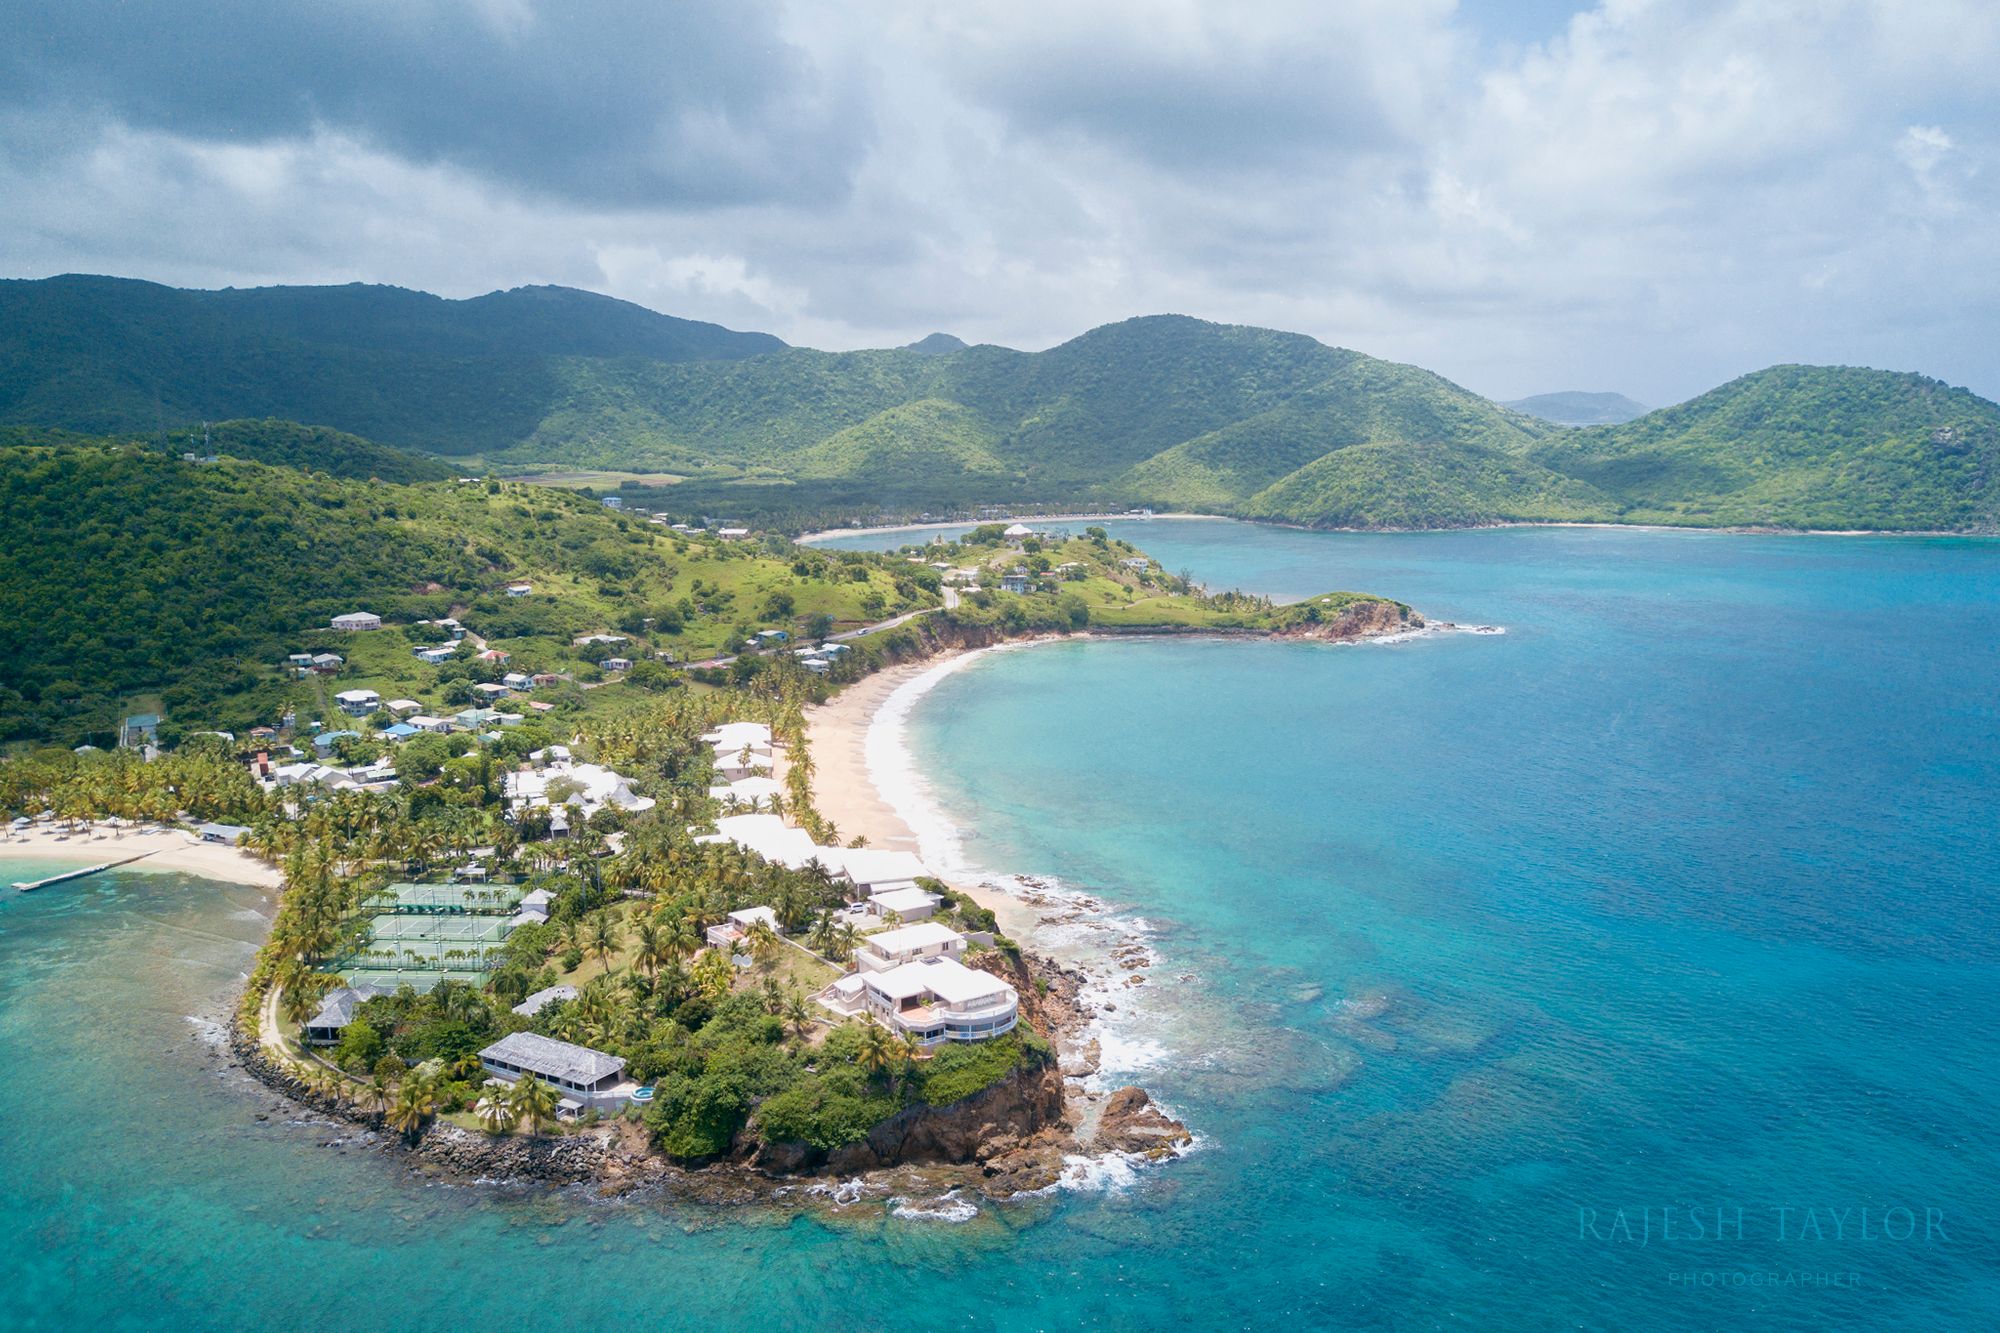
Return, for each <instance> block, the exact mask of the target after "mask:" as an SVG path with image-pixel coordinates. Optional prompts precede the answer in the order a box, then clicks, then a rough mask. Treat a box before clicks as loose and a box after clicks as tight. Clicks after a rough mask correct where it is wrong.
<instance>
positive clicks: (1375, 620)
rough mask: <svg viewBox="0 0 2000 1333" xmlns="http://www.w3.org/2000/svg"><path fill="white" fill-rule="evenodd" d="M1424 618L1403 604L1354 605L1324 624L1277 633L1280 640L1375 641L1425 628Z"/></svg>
mask: <svg viewBox="0 0 2000 1333" xmlns="http://www.w3.org/2000/svg"><path fill="white" fill-rule="evenodd" d="M1424 625H1425V622H1424V618H1423V616H1422V615H1421V614H1419V613H1418V612H1416V611H1413V610H1411V609H1410V608H1409V607H1407V606H1405V605H1403V604H1402V603H1401V602H1389V601H1374V600H1370V601H1359V602H1350V603H1348V604H1347V605H1346V606H1344V607H1342V608H1341V609H1340V611H1339V612H1338V613H1337V614H1334V615H1331V616H1328V617H1326V618H1324V619H1321V620H1314V621H1300V622H1298V623H1295V624H1291V625H1287V626H1285V627H1284V628H1283V629H1278V630H1273V631H1272V634H1273V635H1274V636H1275V637H1277V638H1280V639H1327V640H1346V639H1372V638H1376V637H1378V636H1380V635H1384V634H1402V633H1406V632H1408V631H1410V630H1418V629H1422V628H1424Z"/></svg>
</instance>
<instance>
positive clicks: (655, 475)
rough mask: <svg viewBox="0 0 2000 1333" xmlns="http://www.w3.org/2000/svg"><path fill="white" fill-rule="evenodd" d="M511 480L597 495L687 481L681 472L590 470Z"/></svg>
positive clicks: (527, 475)
mask: <svg viewBox="0 0 2000 1333" xmlns="http://www.w3.org/2000/svg"><path fill="white" fill-rule="evenodd" d="M512 480H514V481H519V482H524V483H526V484H527V485H530V486H554V487H556V488H557V489H559V490H569V491H577V490H583V489H585V488H589V489H591V490H597V491H615V490H617V489H618V488H619V487H620V486H623V485H626V484H627V483H630V484H631V485H634V486H678V485H679V484H680V483H681V482H684V481H686V480H687V474H685V473H681V472H612V471H600V470H594V469H589V468H574V469H572V468H559V469H554V470H551V471H548V472H523V473H518V474H516V475H515V476H513V477H512Z"/></svg>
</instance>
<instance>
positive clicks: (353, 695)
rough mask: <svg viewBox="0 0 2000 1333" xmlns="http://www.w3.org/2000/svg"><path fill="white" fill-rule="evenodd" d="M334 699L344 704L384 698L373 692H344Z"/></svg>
mask: <svg viewBox="0 0 2000 1333" xmlns="http://www.w3.org/2000/svg"><path fill="white" fill-rule="evenodd" d="M333 697H334V698H336V699H339V700H341V701H342V702H343V703H361V702H362V701H364V700H367V699H379V698H381V697H382V696H381V695H379V694H377V693H375V691H373V690H342V691H341V692H340V693H339V694H336V695H334V696H333Z"/></svg>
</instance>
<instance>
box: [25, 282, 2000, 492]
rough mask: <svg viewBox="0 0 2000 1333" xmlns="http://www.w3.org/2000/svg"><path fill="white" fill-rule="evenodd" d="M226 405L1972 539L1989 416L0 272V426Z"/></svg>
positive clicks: (1832, 371) (588, 310) (131, 426)
mask: <svg viewBox="0 0 2000 1333" xmlns="http://www.w3.org/2000/svg"><path fill="white" fill-rule="evenodd" d="M1615 397H1616V396H1615V395H1611V396H1606V395H1578V394H1558V395H1544V396H1543V397H1541V398H1538V399H1534V400H1525V401H1526V403H1527V404H1529V405H1532V406H1534V407H1536V409H1537V410H1540V411H1543V412H1547V413H1550V414H1553V415H1557V416H1564V415H1567V417H1568V418H1569V419H1589V418H1590V417H1592V416H1596V417H1599V418H1602V417H1606V416H1611V417H1616V416H1619V415H1622V414H1623V413H1625V412H1626V411H1628V410H1631V409H1632V408H1635V407H1636V404H1630V403H1629V401H1627V400H1620V401H1619V402H1607V401H1605V400H1606V399H1607V398H1615ZM241 417H257V418H264V417H278V418H283V419H288V420H294V421H302V422H309V423H316V424H317V425H318V426H323V427H327V428H331V429H332V430H335V431H340V432H346V433H348V434H349V435H350V436H352V435H358V436H361V437H365V439H367V440H372V441H378V442H380V443H382V444H385V445H388V446H391V447H394V448H400V449H406V450H411V449H414V450H421V451H426V452H430V453H436V454H445V455H451V456H456V457H459V458H461V459H463V460H465V461H462V462H460V463H459V464H458V470H472V469H476V468H479V467H494V468H498V469H500V470H503V471H520V472H536V471H543V470H546V469H549V468H567V469H576V468H582V469H600V470H606V471H623V472H628V473H647V474H656V475H660V474H666V475H671V476H673V477H679V478H683V479H684V480H682V481H680V482H679V483H677V484H675V485H673V486H671V487H670V488H667V489H666V490H664V491H662V492H661V493H659V494H658V495H656V496H655V497H654V502H655V503H658V504H662V505H665V506H667V507H670V508H673V509H675V510H676V511H678V512H683V513H690V514H709V515H714V516H717V517H724V518H737V519H742V518H752V519H756V520H758V521H760V522H762V523H765V524H788V525H797V526H804V525H807V524H811V523H814V522H816V521H820V520H824V519H828V518H836V517H849V516H857V515H858V516H875V515H882V514H908V513H916V512H921V511H923V510H926V509H934V510H951V509H961V510H962V509H970V508H972V507H975V506H977V505H982V504H1012V505H1033V504H1048V505H1060V506H1095V505H1118V506H1124V505H1132V504H1146V505H1152V506H1156V507H1176V508H1182V509H1205V510H1213V511H1217V512H1222V513H1230V514H1240V515H1244V516H1249V517H1258V518H1269V519H1278V520H1283V521H1288V522H1297V523H1306V524H1315V525H1322V526H1396V527H1437V526H1455V525H1464V524H1477V523H1493V522H1509V521H1554V520H1594V521H1606V522H1657V523H1682V524H1741V525H1771V526H1782V527H1861V528H1928V529H1972V530H1985V529H1990V528H1992V527H1993V526H1994V524H1995V518H1996V499H1995V493H1994V490H1993V483H1992V480H1991V478H1992V472H1993V468H1992V463H1993V461H1994V460H1993V453H1994V445H1993V440H1994V431H1995V424H1996V421H2000V408H1996V407H1995V406H1994V405H1993V404H1991V403H1988V402H1986V401H1985V400H1983V399H1980V398H1977V397H1975V396H1974V395H1972V394H1969V393H1966V392H1964V391H1962V390H1954V389H1950V388H1948V387H1946V386H1944V385H1941V384H1938V383H1937V382H1935V381H1932V380H1928V379H1925V378H1923V377H1922V376H1917V375H1901V374H1891V373H1889V372H1883V371H1872V370H1860V369H1851V368H1841V367H1777V368H1774V369H1772V370H1769V371H1764V372H1760V373H1759V374H1756V375H1751V376H1746V377H1745V378H1744V379H1742V380H1738V381H1736V382H1734V383H1732V384H1730V385H1726V386H1724V387H1723V388H1721V389H1718V390H1716V391H1714V392H1713V393H1710V394H1706V395H1703V396H1702V397H1700V398H1697V399H1694V400H1693V401H1691V402H1688V403H1684V404H1682V405H1680V406H1679V407H1675V408H1670V409H1667V410H1665V411H1661V412H1654V413H1651V414H1649V415H1646V416H1643V417H1640V418H1638V419H1637V420H1634V421H1630V422H1626V423H1623V424H1617V425H1610V426H1601V427H1590V428H1584V429H1574V428H1566V427H1562V426H1558V425H1554V424H1551V423H1550V422H1549V421H1546V420H1542V419H1540V418H1538V417H1536V416H1532V415H1529V414H1528V413H1526V412H1520V411H1515V410H1513V409H1511V408H1508V407H1505V406H1502V405H1500V404H1496V403H1493V402H1490V401H1488V400H1487V399H1485V398H1482V397H1480V396H1479V395H1477V394H1474V393H1471V392H1468V391H1467V390H1465V389H1463V388H1461V387H1459V386H1458V385H1455V384H1453V383H1451V382H1450V381H1448V380H1445V379H1443V378H1441V377H1439V376H1437V375H1434V374H1431V373H1430V372H1428V371H1425V370H1422V369H1419V368H1417V367H1414V366H1404V365H1396V364H1393V363H1390V362H1386V361H1381V360H1377V359H1375V358H1373V357H1368V356H1364V355H1362V354H1361V353H1359V352H1354V351H1349V350H1346V349H1342V348H1336V347H1329V346H1326V345H1324V344H1322V343H1319V342H1317V341H1315V340H1313V339H1311V338H1308V337H1304V336H1302V335H1299V334H1290V333H1281V332H1276V331H1273V330H1269V329H1257V328H1246V327H1239V326H1229V325H1219V324H1210V323H1205V322H1203V321H1200V320H1195V319H1189V318H1185V317H1182V316H1168V315H1162V316H1148V317H1144V318H1139V319H1131V320H1126V321H1123V322H1122V323H1117V324H1111V325H1107V326H1105V327H1103V328H1099V329H1093V330H1091V331H1090V332H1088V333H1085V334H1083V335H1082V336H1080V337H1078V338H1074V339H1072V340H1070V341H1069V342H1066V343H1063V344H1061V345H1060V346H1057V347H1053V348H1050V349H1049V350H1047V351H1044V352H1033V353H1030V352H1017V351H1012V350H1009V349H1007V348H1002V347H992V346H979V347H966V346H963V345H961V344H959V343H958V342H957V340H955V339H949V338H929V339H925V340H924V341H923V342H922V343H920V344H917V345H913V346H911V347H905V348H900V349H891V350H876V351H857V352H839V353H828V352H816V351H809V350H806V349H801V348H788V347H785V346H784V345H783V344H782V343H780V342H778V341H777V340H776V339H773V338H768V337H765V336H763V335H755V334H737V333H731V332H729V331H728V330H723V329H718V328H715V327H714V326H712V325H698V324H692V323H689V322H687V321H681V320H672V319H668V318H666V317H664V316H658V315H654V314H652V313H651V312H648V311H644V310H641V309H639V308H638V307H636V306H630V305H627V304H625V303H622V302H617V301H611V300H609V299H607V298H604V297H598V296H592V295H590V294H588V293H583V292H573V291H566V290H563V289H556V288H535V289H525V290H521V291H514V292H502V293H495V294H493V295H491V296H487V297H481V298H479V299H478V300H475V301H459V302H447V301H440V300H438V299H437V298H435V297H428V296H424V295H422V294H420V293H414V292H405V291H400V290H397V289H392V288H373V287H341V288H274V289H266V290H261V291H250V292H177V291H174V290H172V289H169V288H164V287H157V286H154V285H152V284H147V283H132V282H123V281H118V280H113V279H95V278H63V279H52V280H49V281H47V282H40V283H34V282H16V283H0V423H5V422H18V423H32V424H36V425H41V426H53V427H62V428H67V429H73V430H95V431H99V432H112V433H115V432H122V433H131V434H140V435H149V436H150V435H153V434H156V433H157V432H158V431H159V429H160V423H162V422H163V421H164V422H165V423H166V426H167V428H169V430H170V431H172V432H176V433H177V438H178V437H179V436H182V435H184V434H185V432H186V431H187V430H188V429H189V428H191V427H192V426H194V425H195V424H198V422H199V421H200V420H201V419H210V420H214V419H220V418H241ZM335 443H336V442H335V441H333V439H332V437H329V443H328V445H327V446H326V447H327V448H328V450H329V452H340V451H344V452H345V453H346V454H347V455H349V456H350V457H353V456H355V455H356V454H357V447H356V446H355V445H354V444H353V443H351V442H347V441H337V443H338V445H339V449H338V450H336V449H335V448H334V444H335ZM313 447H317V446H311V445H307V446H305V447H304V448H303V449H302V450H300V451H292V452H290V453H287V454H286V455H285V456H284V457H282V458H278V459H276V460H275V461H285V462H296V461H298V459H297V453H298V452H307V453H309V452H311V450H312V448H313ZM348 473H349V474H350V475H359V473H358V472H354V471H353V470H352V468H349V469H348Z"/></svg>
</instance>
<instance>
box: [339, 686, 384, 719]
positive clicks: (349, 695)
mask: <svg viewBox="0 0 2000 1333" xmlns="http://www.w3.org/2000/svg"><path fill="white" fill-rule="evenodd" d="M333 701H334V702H335V703H337V704H339V705H340V711H341V712H343V713H347V714H349V715H350V716H353V717H366V716H368V715H369V714H370V713H372V712H374V711H375V710H376V709H377V708H379V707H380V706H381V704H382V696H381V695H379V694H377V693H376V692H375V691H373V690H342V691H341V692H340V693H339V694H336V695H334V696H333Z"/></svg>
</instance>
